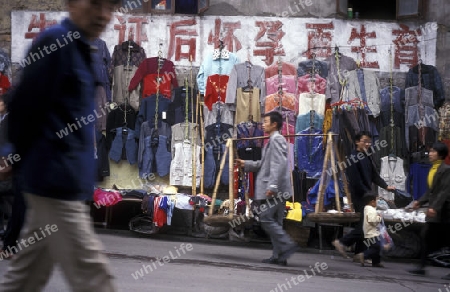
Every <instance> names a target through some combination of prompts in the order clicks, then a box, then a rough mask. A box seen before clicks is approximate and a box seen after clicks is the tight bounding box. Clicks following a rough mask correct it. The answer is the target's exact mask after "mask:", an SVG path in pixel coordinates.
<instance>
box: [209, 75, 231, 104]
mask: <svg viewBox="0 0 450 292" xmlns="http://www.w3.org/2000/svg"><path fill="white" fill-rule="evenodd" d="M228 79H229V76H228V75H219V74H213V75H210V76H208V78H207V81H206V89H205V98H204V103H205V106H206V107H207V108H208V110H210V111H211V110H212V105H213V104H214V103H216V102H222V103H224V102H225V98H226V93H227V85H228Z"/></svg>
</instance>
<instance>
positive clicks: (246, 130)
mask: <svg viewBox="0 0 450 292" xmlns="http://www.w3.org/2000/svg"><path fill="white" fill-rule="evenodd" d="M236 132H237V138H238V139H241V138H253V137H261V136H263V135H264V131H263V129H262V124H261V123H256V122H242V123H239V124H237V125H236ZM262 146H263V141H262V139H254V140H238V141H237V142H236V148H237V152H238V156H239V158H240V159H244V160H255V161H256V160H260V159H261V153H262V152H261V151H262Z"/></svg>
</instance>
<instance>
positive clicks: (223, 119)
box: [203, 102, 234, 128]
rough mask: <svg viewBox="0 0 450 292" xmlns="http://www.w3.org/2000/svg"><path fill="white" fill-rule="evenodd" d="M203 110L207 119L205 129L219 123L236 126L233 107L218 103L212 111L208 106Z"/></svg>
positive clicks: (213, 106)
mask: <svg viewBox="0 0 450 292" xmlns="http://www.w3.org/2000/svg"><path fill="white" fill-rule="evenodd" d="M203 109H204V110H203V115H204V117H205V120H204V126H205V128H206V127H208V126H210V125H212V124H215V123H217V122H219V123H224V124H229V125H234V117H233V112H232V110H231V105H229V104H226V103H222V102H216V103H214V104H213V105H212V110H211V111H210V110H209V109H208V108H207V107H206V106H204V108H203Z"/></svg>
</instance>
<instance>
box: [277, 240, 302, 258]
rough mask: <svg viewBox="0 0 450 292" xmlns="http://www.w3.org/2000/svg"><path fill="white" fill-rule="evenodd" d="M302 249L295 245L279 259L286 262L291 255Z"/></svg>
mask: <svg viewBox="0 0 450 292" xmlns="http://www.w3.org/2000/svg"><path fill="white" fill-rule="evenodd" d="M299 249H300V248H299V247H298V245H297V244H294V245H293V246H292V247H291V248H289V249H288V250H286V251H285V252H283V253H281V254H280V256H279V257H278V261H279V262H280V261H286V260H287V259H288V258H289V257H290V256H291V255H293V254H294V253H295V252H296V251H298V250H299Z"/></svg>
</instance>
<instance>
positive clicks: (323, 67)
mask: <svg viewBox="0 0 450 292" xmlns="http://www.w3.org/2000/svg"><path fill="white" fill-rule="evenodd" d="M313 67H314V72H312V69H313ZM311 73H312V74H319V75H320V76H321V77H322V78H327V77H328V64H327V63H326V62H323V61H319V60H316V59H313V60H306V61H302V62H300V63H298V68H297V76H298V77H302V76H305V75H310V74H311Z"/></svg>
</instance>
